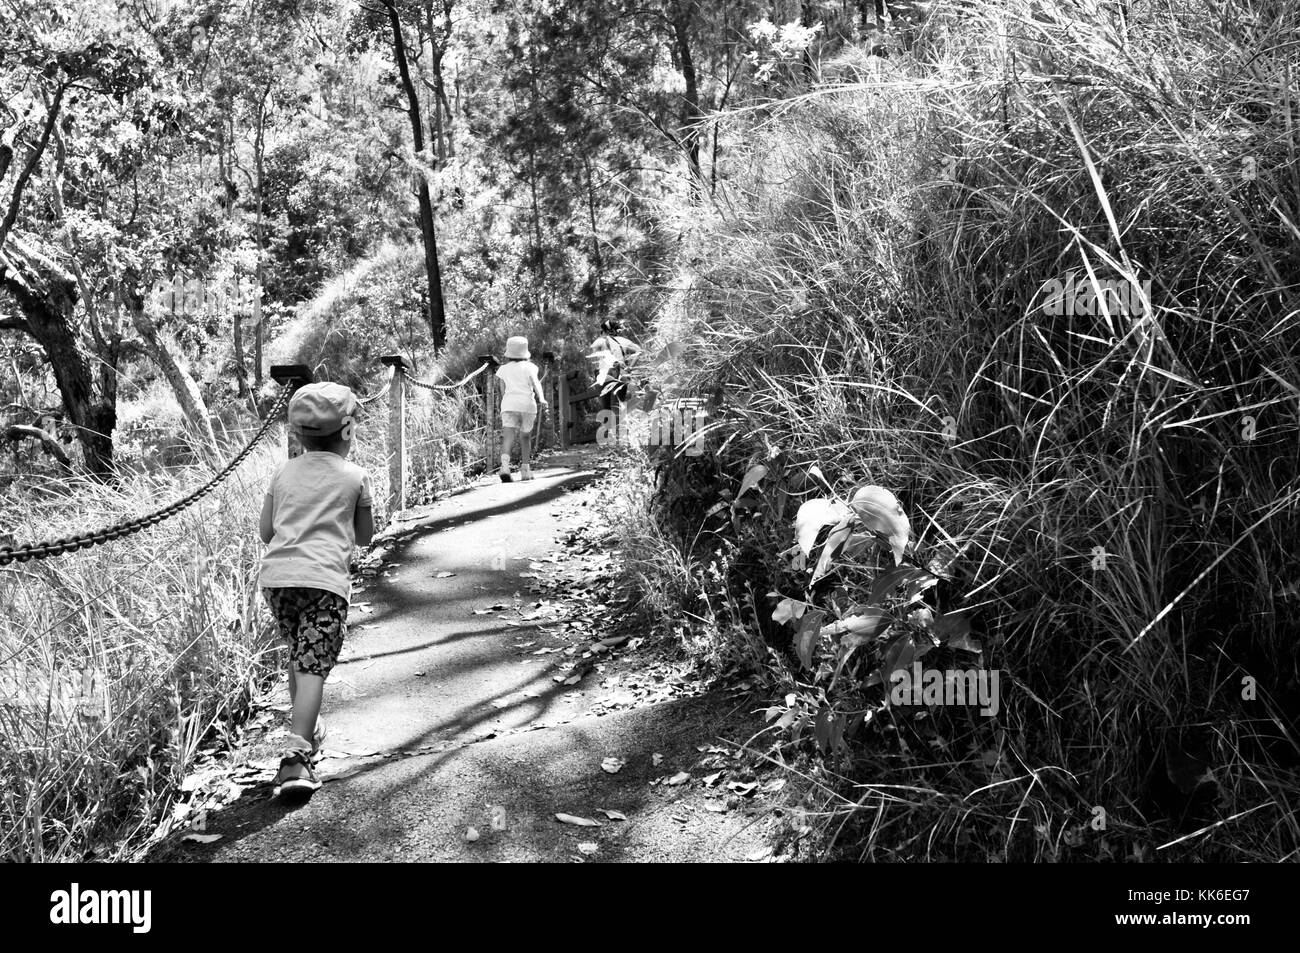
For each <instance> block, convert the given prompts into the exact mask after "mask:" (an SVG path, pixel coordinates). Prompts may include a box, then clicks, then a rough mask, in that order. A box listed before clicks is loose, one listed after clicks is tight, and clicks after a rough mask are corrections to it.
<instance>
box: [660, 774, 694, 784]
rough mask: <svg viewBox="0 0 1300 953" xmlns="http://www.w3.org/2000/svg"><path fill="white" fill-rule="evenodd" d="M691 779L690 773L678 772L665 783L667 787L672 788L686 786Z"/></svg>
mask: <svg viewBox="0 0 1300 953" xmlns="http://www.w3.org/2000/svg"><path fill="white" fill-rule="evenodd" d="M690 779H691V776H690V773H689V772H686V771H678V772H677V773H676V774H674V775H673V776H672V777H671V778H669V779H668V780H667V781H665V782H664V784H667V785H669V786H670V787H676V786H677V785H679V784H685V783H686V782H687V781H689V780H690Z"/></svg>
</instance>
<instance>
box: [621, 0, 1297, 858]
mask: <svg viewBox="0 0 1300 953" xmlns="http://www.w3.org/2000/svg"><path fill="white" fill-rule="evenodd" d="M1232 10H1235V11H1237V13H1236V14H1233V15H1229V13H1230V11H1232ZM1238 14H1240V15H1238ZM1298 29H1300V11H1298V10H1296V9H1295V8H1294V7H1293V6H1291V5H1288V4H1281V3H1271V2H1253V3H1252V2H1247V3H1238V4H1234V5H1223V4H1219V3H1215V2H1211V0H1185V2H1178V3H1169V4H1160V5H1156V6H1148V5H1142V6H1141V7H1140V8H1139V7H1138V6H1137V5H1134V7H1133V8H1132V13H1131V16H1130V17H1129V18H1128V20H1127V21H1124V20H1122V19H1120V18H1119V16H1118V13H1117V8H1116V7H1114V6H1113V5H1099V4H1088V3H1046V4H1045V3H1039V2H1032V3H1031V2H1021V0H1005V2H998V3H986V2H981V0H969V2H963V3H961V4H942V3H941V4H935V5H934V7H933V10H932V13H931V14H930V16H929V18H928V19H927V21H926V24H925V26H924V27H923V30H922V34H921V35H920V36H919V37H918V39H917V42H916V45H915V47H914V51H915V52H916V55H915V56H895V57H892V58H890V59H889V60H880V59H875V58H871V57H868V56H866V55H865V54H863V53H861V52H859V53H852V52H851V53H849V54H846V55H845V56H844V57H842V58H841V60H840V61H839V62H837V63H836V64H834V74H835V76H836V80H835V82H834V83H830V82H828V83H827V84H825V85H824V86H822V87H820V88H816V89H813V90H811V91H810V92H808V93H806V94H803V95H800V96H798V97H791V98H790V99H788V100H786V101H784V102H778V103H771V104H764V105H762V106H758V107H752V108H749V109H747V110H743V111H741V112H739V113H738V114H736V115H735V116H733V117H732V118H731V119H730V120H729V122H730V123H731V127H730V135H729V136H727V137H725V138H724V140H723V141H724V142H727V141H730V143H731V149H732V154H733V159H732V178H731V180H730V181H729V182H728V183H727V184H725V185H724V186H722V187H720V189H719V195H718V196H717V199H716V201H715V207H714V212H713V215H712V216H711V217H707V218H704V219H703V220H702V222H701V224H700V226H699V227H698V228H697V229H696V230H695V232H694V233H693V235H692V236H691V237H690V239H689V248H688V249H687V250H686V252H685V255H684V258H683V260H684V261H690V262H694V263H695V273H694V275H693V287H692V290H691V291H690V292H689V295H688V297H689V303H690V305H691V310H692V312H693V314H694V315H695V321H694V331H693V333H694V342H695V347H694V352H693V353H694V356H695V358H696V364H695V370H694V371H693V372H692V374H691V377H690V384H691V385H692V386H693V387H694V388H695V389H696V390H698V391H699V392H702V393H704V392H711V391H712V390H713V389H714V388H715V387H717V386H719V385H721V386H723V387H724V388H726V390H727V393H728V394H729V395H730V408H731V409H730V415H731V420H730V422H729V423H730V425H731V426H730V428H729V432H730V433H731V434H732V436H731V437H730V438H729V439H728V440H727V441H726V442H725V443H724V444H723V445H722V446H721V449H720V450H719V457H718V465H719V466H720V468H721V470H722V471H724V472H725V473H726V474H728V476H727V477H726V478H725V479H724V480H723V481H722V483H723V484H724V485H725V486H726V488H728V489H731V490H732V491H734V489H735V481H738V480H739V477H740V475H741V474H742V473H743V472H744V471H745V469H746V466H747V465H749V464H752V463H755V462H765V463H767V464H768V465H770V467H771V469H772V477H771V479H770V480H769V481H767V486H766V490H765V494H766V498H767V500H768V501H769V505H768V506H767V507H766V508H764V509H761V510H759V511H758V512H756V513H755V514H754V515H752V516H748V517H747V518H746V519H744V520H743V521H741V522H740V524H739V528H738V529H734V530H733V529H727V528H725V527H723V528H719V529H717V531H716V532H713V531H710V532H708V533H705V534H704V538H705V539H707V540H711V543H712V546H713V553H714V554H716V555H717V556H718V558H720V559H721V560H722V565H723V566H724V572H723V574H722V575H723V576H724V581H723V583H722V584H721V587H720V588H721V589H723V590H725V592H726V593H728V594H729V598H728V599H727V600H724V602H729V604H731V605H732V606H734V607H736V608H735V609H734V610H733V614H734V612H739V613H740V614H741V616H742V618H743V621H744V622H746V623H747V624H748V625H749V626H750V627H751V629H753V630H755V631H759V632H761V633H762V634H763V635H764V636H765V637H766V638H767V639H768V640H769V641H770V642H772V643H773V644H775V645H778V646H781V645H783V644H785V643H788V640H789V632H788V630H785V629H782V628H781V627H780V626H777V625H774V624H773V623H772V622H771V619H770V615H771V605H770V604H768V603H764V602H762V601H761V600H760V599H755V598H754V594H758V595H759V596H760V597H761V594H762V593H764V592H766V591H767V590H768V589H773V588H775V589H780V590H781V591H785V592H795V591H797V590H799V589H800V587H801V586H802V585H803V584H804V583H806V581H807V576H806V574H803V575H800V574H797V573H794V572H792V571H791V570H790V569H789V568H788V567H787V566H785V565H784V564H783V563H782V562H781V561H780V560H778V559H775V558H774V557H773V556H772V554H773V553H775V552H777V551H779V550H780V549H781V548H783V547H785V546H787V545H789V542H790V539H791V533H790V523H791V520H792V517H793V513H794V510H795V508H797V505H798V503H799V502H800V500H801V499H803V498H806V497H807V496H809V495H814V494H816V495H825V492H826V487H825V486H823V485H822V484H821V482H820V480H819V478H817V477H815V476H810V475H809V473H810V468H811V466H812V465H813V464H816V465H818V466H819V467H820V468H821V471H822V472H823V473H824V474H825V475H826V478H827V479H828V480H829V481H830V483H831V484H833V485H834V488H835V489H837V490H838V491H840V492H842V493H843V492H847V491H851V489H852V488H853V487H854V486H858V485H861V484H864V483H875V484H880V485H883V486H886V487H888V488H890V489H891V490H893V491H894V492H895V493H897V495H898V496H899V498H900V500H901V501H902V504H903V506H904V508H905V510H906V511H907V512H908V514H909V515H910V517H911V520H912V524H913V526H914V528H915V531H916V534H917V536H918V537H919V538H918V540H917V543H916V549H917V552H930V551H934V550H938V549H946V550H947V551H949V552H953V553H955V552H960V553H961V554H962V555H961V557H960V558H959V559H957V561H956V562H955V563H954V565H953V568H952V570H951V571H950V572H949V573H947V574H946V575H947V578H946V579H945V580H944V583H943V584H942V585H941V587H940V589H939V595H938V599H939V601H940V603H941V606H940V608H942V609H943V610H945V611H947V610H952V609H957V608H968V609H971V610H975V611H976V616H975V618H976V620H977V624H978V628H979V629H980V630H981V632H982V634H983V636H984V640H985V647H986V652H987V654H988V662H989V665H990V666H991V667H994V668H997V669H1000V670H1001V671H1002V672H1003V674H1004V684H1005V683H1006V682H1008V681H1009V683H1010V684H1009V685H1008V686H1007V687H1005V688H1004V691H1003V696H1004V700H1003V708H1002V711H1001V712H1000V713H999V715H998V716H997V718H996V719H994V720H993V721H992V722H990V723H980V724H976V725H970V724H964V723H961V722H960V720H959V719H956V718H949V717H948V716H945V715H944V714H943V713H935V714H933V715H932V717H933V718H934V720H935V722H936V723H937V728H936V729H934V730H935V731H937V732H938V733H937V735H936V734H934V733H933V732H928V733H927V732H922V733H921V734H920V735H916V734H915V732H916V731H917V730H918V729H916V727H915V726H903V725H901V724H899V723H898V722H899V721H901V719H897V720H891V719H890V718H883V719H881V720H879V721H877V722H876V724H877V725H882V726H884V727H883V728H882V729H881V730H878V731H874V732H873V731H866V732H864V733H863V734H862V735H860V736H859V737H858V738H857V739H856V741H855V742H854V755H853V757H852V758H851V759H850V761H849V762H847V763H846V764H842V765H840V766H839V769H840V771H841V772H842V774H843V777H842V778H841V780H839V781H837V782H836V783H834V784H831V785H830V786H829V788H828V790H829V791H831V792H832V793H830V794H829V795H828V802H827V819H828V826H827V830H828V831H829V832H830V835H829V836H830V838H831V839H833V840H834V841H835V842H836V843H837V844H838V845H839V846H841V847H842V846H844V845H846V844H850V843H851V844H852V845H853V850H854V851H855V852H856V855H857V856H863V857H873V858H881V859H884V858H919V857H953V856H957V857H971V856H973V857H996V858H1012V859H1105V858H1110V857H1115V858H1124V857H1130V858H1134V859H1171V860H1173V859H1187V858H1189V857H1196V858H1216V859H1236V860H1241V859H1247V860H1251V859H1260V860H1262V859H1279V858H1285V857H1294V856H1295V852H1296V850H1297V848H1300V825H1297V823H1296V820H1295V808H1296V803H1297V785H1296V769H1297V766H1298V765H1300V758H1298V757H1297V755H1300V745H1298V744H1297V741H1296V735H1295V731H1296V727H1297V726H1296V723H1295V712H1296V711H1297V710H1300V689H1298V688H1297V685H1298V684H1300V683H1298V681H1297V645H1300V640H1297V635H1298V634H1300V632H1298V629H1300V626H1298V625H1297V617H1296V612H1297V608H1298V606H1297V600H1298V599H1300V596H1297V587H1296V586H1295V585H1294V584H1295V582H1296V580H1297V568H1296V565H1295V559H1294V540H1295V539H1296V538H1297V535H1298V533H1300V511H1298V509H1297V506H1296V502H1297V500H1298V499H1300V480H1298V479H1297V477H1298V476H1300V474H1298V472H1297V463H1298V458H1297V452H1298V450H1300V429H1298V428H1297V422H1296V400H1297V396H1300V360H1298V357H1300V355H1298V353H1297V347H1296V340H1297V337H1296V331H1295V328H1294V322H1295V321H1296V318H1297V315H1298V314H1300V310H1298V308H1297V303H1296V302H1297V296H1296V287H1297V277H1298V272H1300V227H1298V224H1297V223H1300V208H1298V207H1297V184H1298V183H1300V160H1298V159H1297V148H1298V146H1300V133H1298V132H1297V123H1296V120H1297V118H1298V117H1297V113H1296V104H1295V102H1294V101H1293V98H1292V97H1293V92H1292V90H1293V86H1292V82H1291V76H1292V70H1293V63H1294V55H1293V51H1294V48H1295V43H1296V41H1297V38H1300V32H1298ZM1072 271H1073V272H1075V273H1076V274H1077V275H1079V276H1081V280H1082V281H1084V282H1087V281H1088V280H1089V279H1088V275H1089V274H1090V273H1091V274H1092V275H1095V276H1096V277H1097V278H1098V280H1105V279H1112V278H1113V279H1118V280H1121V281H1135V282H1141V281H1144V280H1150V282H1151V291H1150V301H1149V302H1146V303H1145V304H1146V305H1147V307H1146V308H1145V309H1144V310H1145V311H1146V314H1145V315H1131V314H1130V315H1124V314H1119V313H1111V314H1109V315H1106V314H1093V315H1087V314H1067V315H1062V316H1053V315H1050V314H1048V313H1045V311H1044V309H1043V305H1044V303H1045V301H1046V299H1047V295H1045V293H1044V288H1045V287H1050V284H1049V283H1050V282H1051V281H1053V280H1065V279H1066V277H1067V275H1068V274H1069V273H1070V272H1072ZM1112 307H1113V305H1112ZM674 320H675V321H677V320H679V319H677V318H674ZM1247 416H1250V417H1253V418H1254V419H1253V421H1247V420H1245V419H1244V418H1246V417H1247ZM949 417H951V418H952V419H953V420H954V421H955V423H956V435H957V436H956V439H955V440H953V441H949V440H946V439H945V436H944V432H943V431H944V425H945V423H946V422H947V421H946V418H949ZM1252 427H1253V432H1252ZM715 446H716V444H715ZM702 466H703V464H700V463H699V462H690V461H682V462H681V463H680V464H679V477H680V478H684V477H686V476H689V475H690V474H691V473H695V474H697V475H700V474H703V471H702V470H701V469H700V468H701V467H702ZM692 468H693V469H692ZM707 483H708V481H707V480H706V479H704V478H703V476H700V477H699V478H698V479H695V481H694V482H693V483H691V482H690V481H689V480H687V481H686V482H681V481H680V480H679V485H678V489H679V491H680V493H681V494H682V495H683V497H684V498H685V497H689V498H691V499H693V500H695V501H696V503H697V504H698V505H694V504H692V505H683V503H682V500H681V499H677V500H675V501H673V500H666V501H665V502H664V504H663V506H662V508H661V510H660V512H661V518H662V519H663V520H665V521H667V522H669V523H671V524H673V525H674V528H675V532H676V535H677V537H678V539H679V540H686V539H696V536H697V535H698V533H699V530H700V528H701V527H702V526H703V525H704V518H705V516H704V514H705V513H706V511H707V508H708V506H709V505H711V504H712V503H713V502H715V501H716V499H717V498H718V497H717V493H718V492H719V490H720V488H721V487H720V486H719V485H717V484H714V485H712V486H711V487H709V486H707ZM688 484H689V487H688ZM710 494H712V496H710ZM688 502H689V501H688ZM710 525H712V524H710ZM669 535H671V534H669ZM697 545H698V544H697ZM1098 547H1101V549H1100V550H1099V549H1098ZM1098 552H1104V554H1105V559H1104V562H1102V563H1101V566H1102V567H1103V568H1100V569H1098V568H1096V567H1097V565H1098V564H1097V562H1096V555H1097V554H1098ZM660 561H661V562H664V563H671V562H672V560H666V559H664V558H663V557H660ZM707 562H708V558H699V559H697V560H696V563H697V565H698V566H703V565H705V564H707ZM647 565H648V566H649V565H650V564H647ZM870 568H871V567H870V566H869V565H867V564H865V563H864V564H863V566H862V569H863V570H864V572H863V574H862V575H861V576H855V575H854V574H853V573H846V574H844V575H842V576H840V577H838V579H837V582H838V585H839V588H838V589H836V590H835V591H836V592H837V593H839V594H840V595H841V596H842V597H844V598H846V599H848V600H850V601H851V600H852V599H853V597H854V596H855V595H858V594H859V590H858V589H857V587H858V586H861V585H863V579H864V578H865V579H867V580H869V579H870V576H871V572H870ZM651 569H652V566H651ZM678 585H679V587H680V584H678ZM747 606H748V608H746V607H747ZM721 621H723V622H724V623H726V624H730V622H731V621H732V620H731V619H730V618H729V617H726V618H723V619H722V620H721ZM787 658H788V656H787ZM857 674H858V676H859V677H858V678H857V679H850V680H849V682H848V683H847V684H844V683H842V684H841V685H840V686H839V687H837V689H836V693H838V694H839V695H841V696H843V698H842V699H841V701H842V702H843V704H846V705H850V706H851V705H852V704H862V705H870V704H873V703H874V701H878V694H877V695H876V696H874V698H873V696H872V695H871V694H870V692H869V691H867V690H866V689H865V688H864V686H863V685H862V683H861V677H862V676H865V674H866V670H865V669H863V670H861V671H859V672H858V673H857ZM784 677H785V678H786V679H787V682H788V683H789V684H790V685H792V686H795V687H798V688H799V689H800V690H803V691H807V692H809V693H810V694H812V695H816V696H817V697H825V694H826V692H827V688H828V686H827V683H826V681H824V680H819V679H818V678H817V677H816V676H815V675H809V674H807V673H803V672H800V671H799V670H798V668H797V665H796V664H795V663H793V662H792V664H791V668H790V671H789V672H788V673H786V675H785V676H784ZM1252 690H1253V695H1252ZM833 694H834V693H833ZM832 701H834V698H832ZM907 732H914V734H913V735H912V737H913V745H912V747H911V748H908V747H907V746H906V745H905V744H904V745H900V743H899V742H898V741H897V739H898V738H899V737H900V736H901V735H903V734H906V733H907ZM917 737H920V738H921V739H922V740H921V743H922V744H923V745H925V748H924V749H923V750H921V751H919V752H918V751H917V750H916V747H915V745H916V740H915V739H916V738H917ZM936 739H937V740H936ZM909 752H910V753H909ZM868 779H870V780H868ZM888 784H895V785H898V784H901V785H903V786H904V787H903V788H902V789H899V788H893V789H889V788H886V787H883V786H882V785H888ZM1099 808H1100V809H1101V810H1103V811H1104V817H1105V819H1106V820H1105V826H1104V828H1101V829H1099V828H1096V827H1095V825H1094V824H1093V823H1092V822H1093V821H1094V819H1095V818H1097V817H1099V816H1102V815H1100V814H1098V812H1097V809H1099ZM1166 845H1167V846H1166Z"/></svg>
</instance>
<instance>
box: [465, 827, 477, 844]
mask: <svg viewBox="0 0 1300 953" xmlns="http://www.w3.org/2000/svg"><path fill="white" fill-rule="evenodd" d="M465 840H467V841H469V842H470V843H471V844H472V843H474V841H476V840H478V829H477V828H474V827H471V828H469V829H467V830H466V831H465Z"/></svg>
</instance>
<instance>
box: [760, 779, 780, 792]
mask: <svg viewBox="0 0 1300 953" xmlns="http://www.w3.org/2000/svg"><path fill="white" fill-rule="evenodd" d="M783 787H785V778H773V779H772V780H771V781H765V782H764V783H763V793H764V794H775V793H776V792H777V791H779V790H781V789H782V788H783Z"/></svg>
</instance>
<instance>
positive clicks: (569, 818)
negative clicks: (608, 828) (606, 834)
mask: <svg viewBox="0 0 1300 953" xmlns="http://www.w3.org/2000/svg"><path fill="white" fill-rule="evenodd" d="M555 819H556V820H557V821H559V822H560V823H561V824H572V825H574V826H575V827H600V821H593V820H592V819H591V818H589V817H574V816H573V815H572V814H556V815H555Z"/></svg>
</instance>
